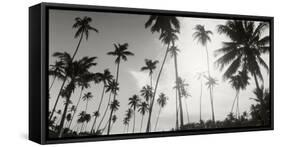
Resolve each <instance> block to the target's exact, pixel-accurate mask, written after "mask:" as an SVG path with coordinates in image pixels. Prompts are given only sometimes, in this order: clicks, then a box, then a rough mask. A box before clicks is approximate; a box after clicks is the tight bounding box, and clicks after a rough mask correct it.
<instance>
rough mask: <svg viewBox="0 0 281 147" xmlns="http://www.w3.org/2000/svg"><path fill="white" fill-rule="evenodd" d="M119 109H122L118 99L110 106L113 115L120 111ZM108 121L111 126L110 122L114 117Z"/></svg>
mask: <svg viewBox="0 0 281 147" xmlns="http://www.w3.org/2000/svg"><path fill="white" fill-rule="evenodd" d="M119 107H120V102H119V101H118V100H117V99H115V100H113V101H112V102H111V104H110V110H111V112H112V113H114V112H116V111H117V110H118V109H119ZM108 121H109V122H108V124H110V122H111V121H112V117H111V119H110V120H108ZM108 127H110V125H108ZM110 129H111V128H110ZM110 129H109V130H110Z"/></svg>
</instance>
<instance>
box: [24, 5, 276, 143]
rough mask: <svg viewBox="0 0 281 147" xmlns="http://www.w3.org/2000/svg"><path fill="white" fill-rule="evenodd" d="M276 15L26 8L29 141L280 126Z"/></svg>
mask: <svg viewBox="0 0 281 147" xmlns="http://www.w3.org/2000/svg"><path fill="white" fill-rule="evenodd" d="M273 33H274V32H273V17H265V16H247V15H230V14H215V13H197V12H183V11H166V10H151V9H134V8H117V7H102V6H88V5H70V4H55V3H40V4H38V5H35V6H32V7H30V8H29V139H30V140H32V141H35V142H37V143H40V144H51V143H68V142H82V141H100V140H113V139H132V138H152V137H166V136H178V135H195V134H210V133H227V132H244V131H259V130H273V51H274V50H273Z"/></svg>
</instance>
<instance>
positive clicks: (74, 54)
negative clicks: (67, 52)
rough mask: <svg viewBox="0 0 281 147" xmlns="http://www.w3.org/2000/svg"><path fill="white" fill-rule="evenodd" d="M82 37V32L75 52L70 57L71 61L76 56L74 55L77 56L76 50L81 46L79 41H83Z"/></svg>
mask: <svg viewBox="0 0 281 147" xmlns="http://www.w3.org/2000/svg"><path fill="white" fill-rule="evenodd" d="M83 35H84V31H83V32H82V33H81V36H80V39H79V42H78V44H77V47H76V49H75V51H74V53H73V55H72V58H71V61H73V59H74V57H75V56H76V54H77V52H78V49H79V47H80V44H81V41H82V39H83Z"/></svg>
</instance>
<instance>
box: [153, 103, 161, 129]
mask: <svg viewBox="0 0 281 147" xmlns="http://www.w3.org/2000/svg"><path fill="white" fill-rule="evenodd" d="M161 108H162V107H161V106H160V109H159V112H158V116H157V120H156V124H155V128H154V131H156V129H157V124H158V120H159V116H160V113H161Z"/></svg>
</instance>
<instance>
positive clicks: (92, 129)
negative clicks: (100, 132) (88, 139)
mask: <svg viewBox="0 0 281 147" xmlns="http://www.w3.org/2000/svg"><path fill="white" fill-rule="evenodd" d="M104 91H105V84H104V86H103V89H102V94H101V99H100V103H99V106H98V110H97V112H98V113H99V112H100V107H101V104H102V101H103V96H104ZM97 118H98V116H96V117H95V119H94V123H93V126H92V128H91V133H92V132H93V131H94V127H95V124H96V121H97Z"/></svg>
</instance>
